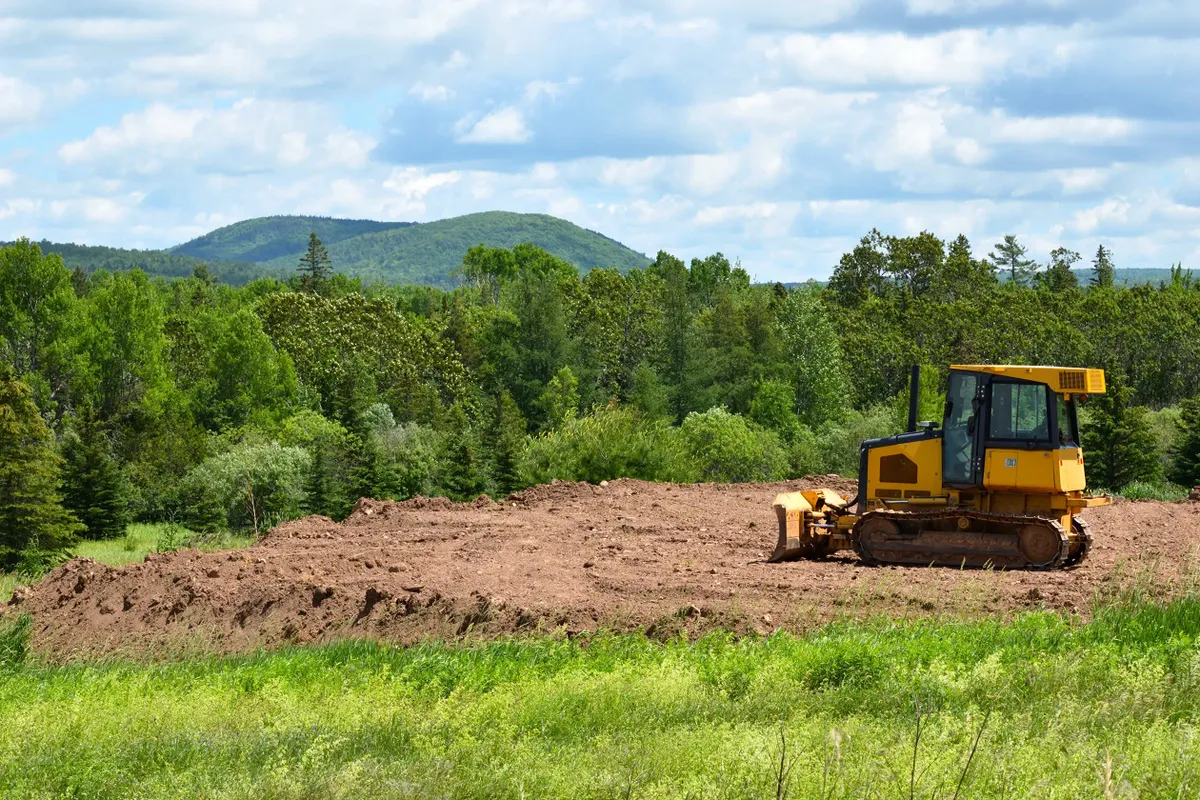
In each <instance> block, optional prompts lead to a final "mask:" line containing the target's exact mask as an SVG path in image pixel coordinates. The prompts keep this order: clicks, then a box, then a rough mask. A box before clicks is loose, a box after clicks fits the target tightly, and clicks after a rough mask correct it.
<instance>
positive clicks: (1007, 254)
mask: <svg viewBox="0 0 1200 800" xmlns="http://www.w3.org/2000/svg"><path fill="white" fill-rule="evenodd" d="M1027 252H1028V250H1027V249H1026V248H1025V245H1023V244H1021V243H1020V242H1018V241H1017V237H1016V236H1014V235H1012V234H1011V233H1010V234H1008V235H1006V236H1005V237H1004V241H1003V242H998V243H997V244H996V245H995V248H994V249H993V250H992V254H991V255H990V256H988V258H989V259H990V260H991V262H992V264H994V265H995V268H996V271H997V272H1002V273H1003V272H1007V273H1008V279H1009V281H1010V282H1011V283H1012V285H1013V286H1025V285H1026V284H1028V283H1029V281H1030V279H1031V278H1032V277H1033V275H1034V273H1035V272H1036V270H1037V263H1036V262H1034V261H1033V260H1032V259H1029V258H1026V257H1025V254H1026V253H1027Z"/></svg>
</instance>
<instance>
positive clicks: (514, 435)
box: [492, 392, 525, 495]
mask: <svg viewBox="0 0 1200 800" xmlns="http://www.w3.org/2000/svg"><path fill="white" fill-rule="evenodd" d="M524 448H525V418H524V417H523V416H521V410H520V409H519V408H517V403H516V401H514V400H513V398H512V395H510V394H509V393H508V392H501V393H500V397H499V398H497V400H496V426H495V429H494V441H493V443H492V450H493V454H494V461H493V467H492V481H493V483H495V485H496V492H497V494H499V495H508V494H509V493H510V492H515V491H517V490H518V489H520V488H521V476H520V466H521V454H522V451H523V450H524Z"/></svg>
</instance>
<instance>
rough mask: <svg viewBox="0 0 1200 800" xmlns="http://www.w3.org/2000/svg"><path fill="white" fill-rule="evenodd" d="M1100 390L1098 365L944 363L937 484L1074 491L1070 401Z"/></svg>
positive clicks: (1077, 467)
mask: <svg viewBox="0 0 1200 800" xmlns="http://www.w3.org/2000/svg"><path fill="white" fill-rule="evenodd" d="M1103 391H1104V374H1103V372H1101V371H1100V370H1082V369H1081V370H1068V369H1059V368H1052V367H1008V366H954V367H951V369H950V376H949V382H948V385H947V391H946V407H945V414H944V416H943V419H942V481H943V483H944V484H945V486H947V487H949V488H955V489H971V488H976V487H980V488H1003V489H1025V490H1033V491H1039V490H1040V491H1077V490H1082V489H1083V485H1082V483H1083V469H1082V467H1083V459H1082V452H1081V451H1080V449H1079V425H1078V419H1077V416H1076V408H1075V402H1076V398H1077V397H1078V396H1079V395H1081V394H1087V393H1099V392H1103ZM1076 473H1077V474H1076ZM1077 484H1078V485H1077Z"/></svg>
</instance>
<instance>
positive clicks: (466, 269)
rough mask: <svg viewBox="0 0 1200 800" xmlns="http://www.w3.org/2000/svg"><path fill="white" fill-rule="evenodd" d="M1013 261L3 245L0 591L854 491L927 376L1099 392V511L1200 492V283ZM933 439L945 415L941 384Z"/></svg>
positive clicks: (1107, 264)
mask: <svg viewBox="0 0 1200 800" xmlns="http://www.w3.org/2000/svg"><path fill="white" fill-rule="evenodd" d="M1082 262H1083V259H1081V257H1080V255H1079V254H1078V253H1074V252H1071V251H1069V250H1066V249H1064V248H1059V249H1057V250H1055V251H1054V252H1053V253H1052V254H1051V259H1050V262H1049V263H1048V264H1044V265H1043V264H1037V263H1034V262H1033V261H1032V260H1030V259H1029V258H1028V257H1027V254H1026V250H1025V248H1024V247H1023V246H1022V245H1021V243H1020V242H1019V241H1018V240H1017V239H1016V238H1015V237H1012V236H1009V237H1005V239H1004V241H1002V242H999V243H997V244H995V245H994V247H992V248H991V250H990V252H989V253H987V254H984V253H982V252H978V253H977V252H975V250H974V249H973V247H972V244H971V242H969V241H968V239H967V238H966V237H964V236H959V237H958V238H957V239H955V240H953V241H949V242H946V241H942V240H940V239H938V238H937V237H936V236H934V235H933V234H930V233H922V234H920V235H918V236H910V237H897V236H887V235H884V234H881V233H880V232H878V231H872V232H871V233H870V234H868V235H867V236H865V237H863V239H862V240H861V242H860V243H859V244H858V245H857V246H856V247H855V248H854V249H853V250H852V251H850V252H848V253H846V254H845V255H844V256H842V258H841V260H840V261H839V263H838V264H837V265H836V266H835V267H834V269H833V274H832V277H831V279H830V281H829V282H828V284H827V285H824V286H822V285H818V284H816V283H811V282H810V283H808V284H805V285H801V286H798V287H793V288H788V287H785V286H783V285H781V284H773V285H771V284H766V285H763V284H755V283H752V282H751V280H750V277H749V275H748V274H747V272H746V271H745V270H744V269H742V268H741V267H740V266H738V265H737V264H731V263H730V261H729V260H728V259H727V258H726V257H725V256H723V255H722V254H720V253H716V254H714V255H712V256H709V257H708V258H704V259H693V260H692V261H691V263H690V264H688V263H684V262H683V261H682V260H680V259H678V258H675V257H673V256H671V255H669V254H668V253H665V252H660V253H658V255H657V257H656V258H655V259H654V261H653V262H652V263H651V264H650V265H649V266H647V267H645V268H644V269H638V268H634V269H628V270H627V271H620V270H618V269H614V268H609V269H593V270H591V271H590V272H587V274H586V275H583V276H581V275H580V273H579V271H578V270H577V269H576V268H575V267H574V266H572V265H571V264H570V263H568V262H567V261H564V260H562V259H559V258H556V257H555V256H553V255H551V254H550V253H548V252H547V251H545V250H542V249H540V248H538V247H535V246H532V245H517V246H515V247H513V248H511V249H504V248H491V247H485V246H477V247H472V248H470V249H469V250H468V251H467V252H466V253H465V255H464V256H463V258H462V264H461V266H460V267H459V269H458V270H457V283H458V285H457V286H456V287H454V288H452V289H440V288H433V287H428V286H419V285H394V284H384V283H372V284H364V283H363V281H362V280H361V279H355V278H349V277H347V276H346V275H344V274H341V273H338V272H336V271H335V270H336V268H337V267H338V266H339V265H338V264H337V263H336V262H335V261H331V259H330V254H329V252H328V251H326V249H325V247H324V246H323V245H322V244H321V242H320V240H319V239H318V237H317V236H316V235H315V234H314V235H312V236H311V237H310V246H309V249H308V251H307V252H306V253H305V255H304V256H303V257H302V258H301V259H300V263H299V265H298V267H297V269H296V272H295V275H294V277H292V278H291V279H289V280H286V281H285V280H279V279H275V278H260V279H257V280H252V281H250V282H248V283H246V284H245V285H244V286H232V285H229V284H225V283H221V282H218V281H216V280H214V278H213V277H212V275H210V274H209V272H208V271H207V269H206V268H205V267H204V266H203V264H197V265H196V267H195V268H194V270H193V273H192V274H191V275H190V276H187V277H180V278H175V279H165V278H161V277H155V278H152V277H150V276H148V275H147V274H145V273H144V272H141V271H139V270H136V269H135V270H131V271H115V272H108V271H105V270H103V269H99V270H96V271H94V272H92V273H90V274H88V273H86V272H84V271H83V270H80V269H75V270H73V271H72V270H69V269H68V268H67V267H66V266H64V263H63V260H62V258H61V256H59V255H58V254H46V253H44V252H43V251H42V249H41V247H40V246H39V245H38V244H36V243H33V242H30V241H28V240H20V241H17V242H16V243H14V244H12V245H10V246H7V247H4V248H0V570H6V571H17V572H23V573H28V574H36V573H37V572H40V571H43V570H45V569H46V568H48V567H49V566H52V565H53V564H55V563H58V562H59V561H60V560H61V559H63V558H64V557H66V556H67V555H68V554H69V553H70V552H71V550H72V547H73V546H74V545H75V544H76V543H77V542H78V541H79V540H80V539H104V538H111V537H120V536H123V535H125V531H126V529H127V526H128V525H129V524H130V523H131V522H163V521H166V522H174V523H179V524H181V525H184V526H186V528H187V530H189V531H192V532H194V535H195V536H204V535H219V534H221V533H222V532H228V531H238V532H249V533H251V534H257V533H259V532H262V531H265V530H266V529H267V528H269V527H270V526H272V525H274V524H276V523H278V522H279V521H282V520H285V519H289V518H294V517H297V516H301V515H305V514H324V515H328V516H330V517H333V518H335V519H340V518H342V517H344V516H345V515H347V514H348V513H349V512H350V510H351V509H352V507H353V505H354V503H355V502H356V501H357V499H358V498H360V497H366V496H369V497H377V498H395V499H403V498H409V497H413V496H417V495H426V496H429V495H445V496H448V497H451V498H453V499H457V500H470V499H474V498H475V497H477V496H478V495H480V494H488V495H490V496H494V497H499V496H504V495H506V494H508V493H510V492H512V491H515V490H518V489H520V488H522V487H525V486H529V485H533V484H537V483H544V482H548V481H551V480H553V479H564V480H587V481H596V482H598V481H601V480H605V479H611V478H616V477H622V476H627V477H637V478H644V479H649V480H671V481H685V482H686V481H723V482H738V481H771V480H780V479H785V478H788V477H792V476H800V475H806V474H822V473H839V474H843V475H848V476H852V475H853V474H854V473H855V471H856V469H857V461H858V446H859V443H860V442H861V441H862V440H863V439H865V438H871V437H875V436H881V435H886V434H889V433H893V432H895V431H897V430H899V429H900V428H901V427H902V425H903V424H904V418H905V407H906V396H905V392H906V389H907V386H906V382H907V375H908V369H909V366H910V365H911V364H923V365H925V367H926V372H927V375H930V376H941V377H944V375H945V369H946V367H947V365H949V364H954V363H1032V364H1060V365H1069V366H1086V367H1099V368H1103V369H1105V370H1106V371H1107V374H1108V386H1109V391H1108V393H1107V394H1105V395H1103V396H1097V397H1094V398H1092V399H1091V401H1090V402H1089V403H1088V404H1087V406H1085V409H1084V411H1085V413H1084V415H1083V417H1084V418H1083V426H1084V434H1083V436H1084V442H1083V444H1084V448H1085V453H1086V454H1087V459H1088V471H1089V479H1090V483H1091V484H1092V487H1093V488H1098V489H1107V490H1110V491H1114V492H1123V493H1126V494H1127V496H1135V495H1138V494H1139V493H1141V494H1142V495H1145V496H1160V497H1175V496H1182V494H1183V493H1185V492H1184V490H1183V489H1181V488H1180V487H1184V486H1189V487H1190V486H1191V485H1193V484H1198V483H1200V282H1196V281H1193V280H1192V278H1191V275H1190V273H1188V272H1186V271H1184V270H1183V268H1182V267H1176V268H1174V269H1173V270H1172V271H1171V273H1170V275H1171V277H1170V280H1169V281H1167V280H1164V281H1162V282H1160V284H1159V285H1158V286H1137V287H1133V288H1126V287H1121V286H1116V285H1114V281H1113V269H1114V267H1113V263H1112V255H1111V253H1109V251H1108V250H1107V249H1106V248H1103V247H1101V248H1100V249H1099V251H1098V252H1097V253H1096V254H1095V257H1094V258H1093V259H1091V262H1092V263H1091V268H1090V269H1081V268H1080V267H1084V266H1086V265H1085V264H1084V263H1082ZM921 410H922V415H921V416H922V418H923V419H933V420H937V419H940V417H941V398H940V397H939V383H938V381H937V380H933V379H930V380H927V381H926V384H925V388H924V390H923V393H922V397H921Z"/></svg>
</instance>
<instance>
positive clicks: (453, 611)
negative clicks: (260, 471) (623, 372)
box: [7, 477, 1200, 659]
mask: <svg viewBox="0 0 1200 800" xmlns="http://www.w3.org/2000/svg"><path fill="white" fill-rule="evenodd" d="M817 485H832V486H833V487H834V488H837V489H840V490H842V491H844V492H846V493H847V494H849V493H852V491H853V490H852V487H851V486H850V485H849V482H847V481H846V480H845V479H841V478H832V477H814V478H808V479H804V480H800V481H792V482H788V483H780V484H767V485H711V484H710V485H674V484H652V483H645V482H641V481H631V480H621V481H615V482H613V483H611V484H609V485H607V486H603V487H601V486H592V485H589V484H577V483H558V484H554V485H550V486H540V487H535V488H533V489H529V490H526V491H524V492H520V493H517V494H515V495H513V496H511V497H510V498H508V499H506V500H504V501H501V502H492V501H489V500H487V499H486V498H484V499H481V500H479V501H477V502H475V503H467V504H454V503H450V502H449V501H446V500H441V499H424V498H418V499H416V500H411V501H407V502H404V503H390V502H376V501H369V500H365V501H362V502H360V504H359V507H358V508H357V510H356V511H355V513H354V514H353V515H352V516H351V517H350V518H349V519H348V520H346V521H345V522H344V523H342V524H336V523H334V522H332V521H330V520H328V519H324V518H318V517H310V518H308V519H304V520H299V521H296V522H292V523H288V524H285V525H283V526H280V527H279V528H277V529H275V530H274V531H272V532H271V533H270V534H269V535H267V536H266V537H265V538H264V539H263V540H261V541H260V542H259V543H258V544H256V545H255V546H253V547H251V548H247V549H243V550H236V551H228V552H215V553H213V552H199V551H194V550H192V551H180V552H176V553H167V554H151V555H150V556H148V557H147V559H146V560H145V562H143V563H138V564H130V565H126V566H121V567H109V566H104V565H101V564H98V563H96V562H93V561H90V560H87V559H76V560H74V561H72V562H69V563H68V564H66V565H64V566H62V567H60V568H59V569H57V570H55V571H54V572H53V573H51V574H50V575H49V576H47V577H46V578H45V579H43V580H42V581H41V582H39V583H38V584H37V585H36V586H34V587H32V588H27V589H18V590H17V591H16V592H15V593H14V597H13V603H12V604H11V605H10V606H9V607H8V609H7V614H8V615H10V616H11V615H13V614H14V613H17V612H29V613H30V614H31V615H32V617H33V621H34V623H33V633H32V643H33V646H34V648H35V650H37V651H39V652H41V653H42V654H44V655H46V656H48V657H50V658H51V659H61V658H67V657H71V656H80V655H98V654H109V653H113V652H119V653H123V654H126V655H135V656H136V655H141V654H161V653H179V652H208V651H217V652H226V653H238V652H249V651H253V650H257V649H260V648H271V647H278V646H283V645H288V644H294V643H311V642H323V641H333V640H337V639H342V638H347V637H366V638H372V639H383V640H388V641H394V642H399V643H405V644H411V643H414V642H419V641H423V640H429V639H448V638H454V637H467V638H473V637H485V638H492V637H496V636H503V635H507V634H511V633H522V632H536V631H543V632H549V631H555V630H563V631H565V632H567V633H568V634H572V635H573V634H577V633H580V632H585V631H593V630H597V629H607V630H612V631H632V630H636V629H639V628H642V629H645V630H646V632H647V633H648V634H650V635H651V636H652V637H655V638H669V637H671V636H673V635H675V634H677V633H679V632H682V631H686V632H688V634H689V635H695V634H698V633H702V632H704V631H706V630H711V629H725V630H731V631H734V632H755V631H757V632H760V633H766V632H770V631H772V630H774V629H776V628H783V629H785V630H789V631H793V632H802V631H805V630H810V629H812V628H814V627H817V626H818V625H820V624H822V623H824V622H826V621H829V620H831V619H835V618H838V617H841V616H845V615H851V616H857V617H869V616H874V615H877V614H883V615H887V616H891V617H925V616H939V617H940V616H949V617H975V616H980V615H992V614H999V615H1009V614H1011V613H1012V612H1014V611H1017V610H1022V609H1026V608H1039V607H1046V608H1049V609H1054V610H1061V611H1066V612H1068V613H1069V612H1079V613H1081V614H1085V615H1086V614H1088V613H1089V609H1090V607H1091V605H1092V603H1093V601H1094V600H1096V599H1097V598H1099V597H1102V596H1104V595H1105V594H1110V593H1112V592H1114V591H1115V590H1116V589H1117V588H1119V587H1121V586H1128V585H1130V583H1133V582H1139V583H1140V584H1141V585H1143V586H1146V587H1153V588H1154V590H1155V591H1159V590H1164V589H1165V590H1167V591H1176V592H1178V591H1180V590H1181V589H1184V588H1186V587H1188V586H1190V581H1191V576H1192V575H1194V574H1197V573H1196V570H1195V569H1194V565H1193V562H1194V559H1195V557H1196V545H1197V543H1200V503H1196V502H1183V503H1158V502H1135V503H1121V504H1119V505H1116V506H1112V507H1108V508H1100V509H1094V510H1092V511H1090V512H1088V514H1087V518H1088V519H1089V520H1090V522H1091V523H1092V527H1093V531H1094V534H1095V537H1096V546H1095V547H1094V549H1093V552H1092V556H1091V558H1089V560H1088V561H1087V562H1085V563H1084V564H1083V565H1081V566H1080V567H1079V568H1077V569H1073V570H1070V571H1059V572H1043V573H1038V572H1013V573H990V572H985V571H978V570H976V571H959V570H952V569H929V568H904V567H882V568H871V567H864V566H862V565H861V564H859V563H858V561H857V559H855V558H854V556H853V555H849V554H847V555H846V556H845V557H841V558H831V559H828V560H826V561H821V562H797V563H791V564H766V563H764V562H763V558H764V557H765V556H766V554H767V553H768V552H769V551H770V549H771V547H772V545H773V543H774V539H775V518H774V514H773V512H772V510H771V507H770V503H771V499H772V498H773V496H774V495H775V493H777V492H779V491H784V490H793V489H797V488H809V487H812V486H817Z"/></svg>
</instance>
